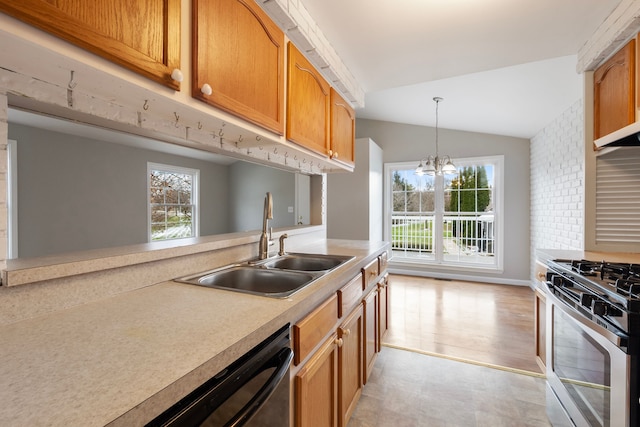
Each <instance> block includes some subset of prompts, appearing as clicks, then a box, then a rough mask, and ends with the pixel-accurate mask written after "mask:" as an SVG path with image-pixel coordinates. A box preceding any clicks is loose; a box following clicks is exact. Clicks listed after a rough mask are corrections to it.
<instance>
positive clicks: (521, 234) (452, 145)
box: [356, 119, 530, 281]
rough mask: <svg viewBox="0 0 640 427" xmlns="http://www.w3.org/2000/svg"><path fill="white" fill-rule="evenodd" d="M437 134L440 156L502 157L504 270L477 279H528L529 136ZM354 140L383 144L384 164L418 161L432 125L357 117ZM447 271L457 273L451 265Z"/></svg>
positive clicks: (431, 138) (429, 150)
mask: <svg viewBox="0 0 640 427" xmlns="http://www.w3.org/2000/svg"><path fill="white" fill-rule="evenodd" d="M438 132H439V150H440V154H449V155H451V156H452V157H458V158H465V157H481V156H494V155H503V156H504V168H505V170H504V185H505V188H504V212H503V214H504V221H505V222H504V236H505V238H504V245H505V247H504V271H503V273H502V274H495V273H473V275H474V276H475V277H477V278H478V279H479V280H480V279H481V278H482V277H487V278H496V277H497V278H499V279H501V280H505V279H506V280H514V281H517V280H523V281H528V279H529V253H530V249H529V248H530V245H529V242H530V236H529V220H530V208H529V207H530V204H529V203H530V200H529V176H530V175H529V140H527V139H521V138H512V137H506V136H498V135H489V134H480V133H472V132H462V131H455V130H449V129H441V128H440V129H439V130H438ZM356 138H371V139H373V140H374V141H375V142H376V143H377V144H378V145H379V146H380V148H382V151H383V153H384V155H383V158H384V162H385V163H394V162H405V161H415V162H416V165H417V162H418V161H419V160H420V158H422V157H424V156H425V155H426V154H433V153H434V151H435V129H434V128H431V127H424V126H413V125H404V124H398V123H391V122H382V121H376V120H366V119H358V120H357V121H356ZM427 269H429V267H427ZM438 271H444V270H442V269H440V268H439V269H438ZM450 273H451V274H457V273H459V272H458V271H456V270H455V269H450Z"/></svg>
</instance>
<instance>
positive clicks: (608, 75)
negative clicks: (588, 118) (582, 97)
mask: <svg viewBox="0 0 640 427" xmlns="http://www.w3.org/2000/svg"><path fill="white" fill-rule="evenodd" d="M635 60H636V58H635V40H631V41H630V42H629V43H628V44H627V45H626V46H625V47H623V48H622V49H620V50H619V51H618V52H617V53H616V54H615V55H613V56H612V57H611V58H610V59H609V60H608V61H607V62H605V63H604V64H602V65H601V66H600V67H598V68H597V69H596V70H595V72H594V73H593V88H594V94H593V95H594V97H593V98H594V99H593V102H594V117H593V124H594V135H593V137H594V139H598V138H601V137H603V136H605V135H608V134H610V133H611V132H614V131H616V130H618V129H621V128H623V127H625V126H627V125H629V124H631V123H633V122H635V110H636V108H635V72H636V71H635Z"/></svg>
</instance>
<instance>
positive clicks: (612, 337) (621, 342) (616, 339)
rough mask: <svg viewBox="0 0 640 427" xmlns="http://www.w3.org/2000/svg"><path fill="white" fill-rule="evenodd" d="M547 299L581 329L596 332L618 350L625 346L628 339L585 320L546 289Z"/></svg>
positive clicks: (580, 314) (592, 321)
mask: <svg viewBox="0 0 640 427" xmlns="http://www.w3.org/2000/svg"><path fill="white" fill-rule="evenodd" d="M547 297H549V298H550V299H551V301H552V302H553V304H554V305H555V306H556V307H558V308H559V309H560V310H562V311H563V312H564V313H565V314H567V315H568V316H570V317H571V318H572V319H574V320H575V321H576V322H579V323H580V324H581V325H582V326H583V327H585V328H588V329H590V330H592V331H594V332H596V333H597V334H599V335H601V336H602V337H604V338H605V339H606V340H607V341H609V342H611V343H612V344H614V345H615V346H616V347H618V348H620V349H621V348H623V347H626V346H627V342H628V339H627V337H626V336H625V335H623V334H622V333H616V332H614V331H610V330H609V329H607V328H605V327H603V326H601V325H599V324H598V323H596V322H595V321H594V320H591V319H589V318H587V317H586V316H585V315H584V314H582V313H580V312H579V311H578V310H576V309H575V308H574V307H572V306H570V305H569V304H567V303H566V302H564V301H562V300H561V299H560V298H558V296H557V295H556V294H554V293H553V291H552V290H551V289H548V292H547Z"/></svg>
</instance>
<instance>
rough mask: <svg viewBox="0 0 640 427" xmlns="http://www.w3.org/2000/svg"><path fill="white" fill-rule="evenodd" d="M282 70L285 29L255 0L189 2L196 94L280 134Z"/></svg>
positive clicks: (194, 93)
mask: <svg viewBox="0 0 640 427" xmlns="http://www.w3.org/2000/svg"><path fill="white" fill-rule="evenodd" d="M283 71H284V33H283V32H282V30H280V28H279V27H278V26H277V25H276V24H275V23H274V22H273V21H272V20H271V19H270V18H269V17H268V16H267V14H266V13H264V11H263V10H262V9H260V7H259V6H258V5H257V4H256V3H255V2H254V1H253V0H194V1H193V93H192V94H193V97H194V98H197V99H199V100H201V101H204V102H206V103H208V104H210V105H213V106H216V107H218V108H221V109H223V110H225V111H227V112H229V113H232V114H235V115H237V116H240V117H242V118H244V119H246V120H248V121H250V122H252V123H255V124H257V125H259V126H262V127H264V128H266V129H269V130H271V131H273V132H275V133H277V134H279V135H282V134H284V73H283ZM205 84H208V85H209V86H210V87H211V90H212V93H211V95H205V94H204V93H202V87H203V86H204V85H205Z"/></svg>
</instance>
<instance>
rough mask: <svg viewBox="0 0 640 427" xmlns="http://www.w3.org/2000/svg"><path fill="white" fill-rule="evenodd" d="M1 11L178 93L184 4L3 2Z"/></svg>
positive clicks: (165, 0)
mask: <svg viewBox="0 0 640 427" xmlns="http://www.w3.org/2000/svg"><path fill="white" fill-rule="evenodd" d="M0 11H2V12H4V13H6V14H8V15H11V16H13V17H15V18H17V19H19V20H21V21H24V22H26V23H28V24H31V25H33V26H36V27H38V28H40V29H42V30H44V31H46V32H48V33H51V34H53V35H55V36H57V37H60V38H62V39H64V40H66V41H68V42H70V43H73V44H75V45H77V46H80V47H81V48H83V49H86V50H88V51H90V52H93V53H95V54H97V55H100V56H102V57H104V58H106V59H108V60H110V61H113V62H115V63H117V64H120V65H122V66H124V67H126V68H128V69H130V70H133V71H135V72H137V73H139V74H142V75H144V76H145V77H148V78H150V79H153V80H155V81H157V82H159V83H162V84H164V85H165V86H169V87H171V88H173V89H179V88H180V84H179V83H178V82H176V81H174V80H173V79H171V72H172V71H173V69H174V68H180V0H138V1H130V0H110V1H85V0H56V1H46V0H20V1H16V0H0Z"/></svg>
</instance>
